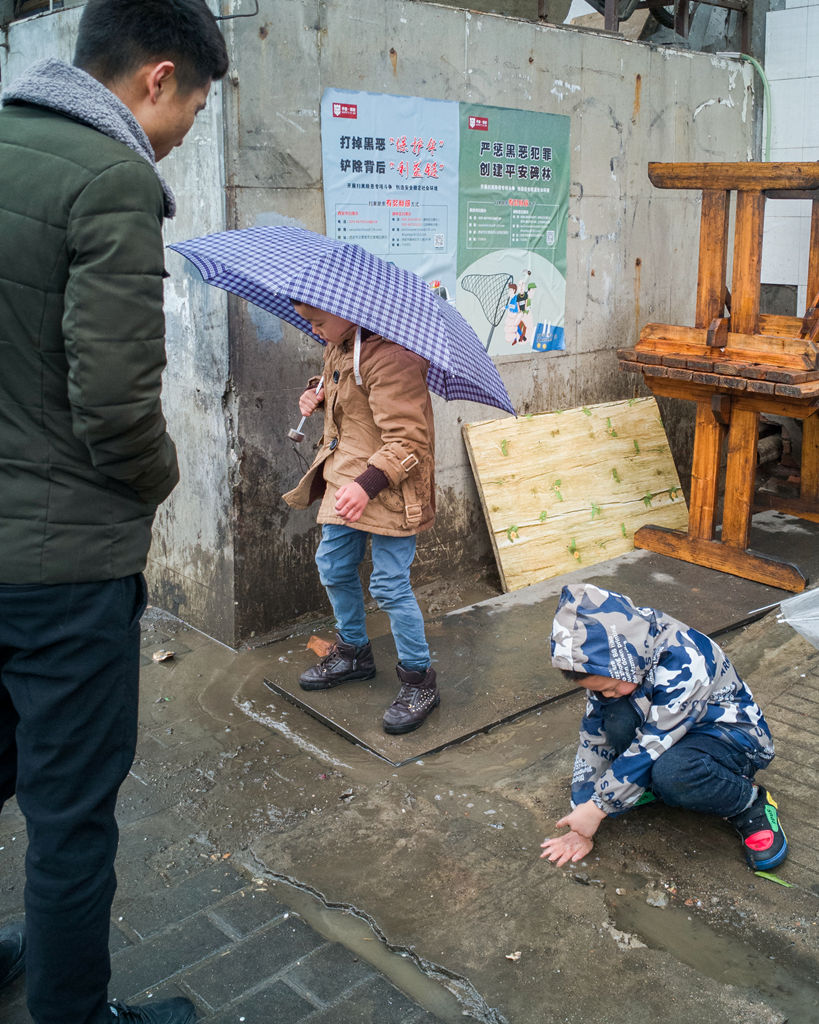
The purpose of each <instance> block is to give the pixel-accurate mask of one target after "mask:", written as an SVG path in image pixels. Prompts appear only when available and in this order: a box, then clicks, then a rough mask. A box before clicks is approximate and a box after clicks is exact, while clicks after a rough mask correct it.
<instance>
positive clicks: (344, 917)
mask: <svg viewBox="0 0 819 1024" xmlns="http://www.w3.org/2000/svg"><path fill="white" fill-rule="evenodd" d="M258 877H263V878H265V880H267V881H268V882H269V884H270V886H271V889H273V890H275V892H276V898H277V899H278V900H279V902H280V903H283V904H285V906H288V907H290V909H291V910H292V911H293V912H294V913H296V914H298V915H299V917H301V918H303V919H304V920H305V921H306V922H307V924H309V925H310V927H311V928H313V929H315V931H317V932H318V933H319V935H323V936H324V938H325V939H327V940H329V941H330V942H338V943H340V944H341V945H343V946H345V947H346V948H347V949H349V950H350V951H351V952H352V953H354V954H355V955H356V956H357V957H359V958H360V959H362V960H366V961H367V963H369V964H371V965H372V966H373V967H374V968H375V969H376V970H377V971H379V972H380V973H381V974H383V975H384V976H385V977H386V978H388V979H389V980H390V981H391V982H392V983H393V985H395V986H396V988H399V989H400V990H401V991H402V992H403V993H404V994H405V995H407V996H409V998H410V999H413V1000H414V1001H415V1002H416V1003H418V1004H419V1005H420V1006H422V1007H423V1008H424V1009H425V1010H426V1011H427V1012H428V1013H431V1014H432V1015H433V1016H434V1017H436V1018H437V1019H438V1020H439V1021H441V1022H442V1024H464V1021H480V1022H481V1024H507V1022H506V1021H505V1019H504V1018H503V1016H502V1015H500V1014H499V1013H498V1012H497V1011H496V1010H493V1009H492V1008H491V1007H489V1006H488V1005H487V1004H486V1003H485V1002H484V1000H483V999H482V998H481V997H480V995H479V994H478V992H477V991H476V990H475V989H474V987H473V986H472V985H471V984H470V983H469V982H468V981H466V980H465V979H462V978H458V977H456V976H454V975H452V974H450V973H449V972H447V971H446V970H445V969H444V968H441V967H439V966H438V965H435V964H425V967H426V970H427V971H433V972H436V973H437V974H438V975H439V977H440V978H441V979H442V980H441V981H438V980H436V978H435V977H431V976H430V974H429V973H426V972H425V971H424V970H422V969H421V967H419V966H418V964H417V963H416V961H415V959H414V958H413V956H412V954H411V953H409V952H408V951H405V952H401V951H393V950H391V949H390V948H389V947H388V945H387V944H386V942H385V941H384V940H383V938H382V937H380V936H379V935H378V934H377V930H376V929H375V927H374V926H373V924H371V922H370V921H369V920H368V919H367V918H366V917H364V916H363V915H358V914H356V913H355V912H354V911H353V910H352V909H351V908H349V907H344V906H328V904H327V903H325V902H324V901H323V900H322V899H321V897H320V896H319V895H318V894H316V893H313V892H312V891H310V890H308V889H307V888H303V887H301V886H298V885H295V884H293V883H292V882H288V881H286V880H284V879H282V878H280V877H278V876H275V875H271V873H270V872H267V871H260V872H259V875H258ZM445 986H449V987H445ZM452 990H454V991H452ZM455 992H457V993H458V995H455Z"/></svg>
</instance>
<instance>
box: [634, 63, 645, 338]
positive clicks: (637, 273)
mask: <svg viewBox="0 0 819 1024" xmlns="http://www.w3.org/2000/svg"><path fill="white" fill-rule="evenodd" d="M638 77H639V76H638ZM642 269H643V261H642V260H641V259H640V257H639V256H638V257H637V259H636V260H635V261H634V338H635V341H636V339H637V338H639V337H640V277H641V275H642Z"/></svg>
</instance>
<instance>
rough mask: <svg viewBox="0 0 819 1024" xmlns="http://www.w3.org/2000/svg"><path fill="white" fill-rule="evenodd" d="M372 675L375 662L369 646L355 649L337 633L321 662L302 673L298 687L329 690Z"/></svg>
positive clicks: (367, 644)
mask: <svg viewBox="0 0 819 1024" xmlns="http://www.w3.org/2000/svg"><path fill="white" fill-rule="evenodd" d="M374 675H375V661H374V660H373V649H372V647H371V646H370V644H369V643H366V644H364V646H363V647H355V646H353V644H348V643H345V642H344V641H343V640H342V639H341V637H340V636H339V635H338V633H337V634H336V642H335V643H334V644H333V646H332V647H331V648H330V650H329V651H328V652H327V653H326V654H325V655H324V657H323V658H322V659H321V661H320V662H319V663H318V664H317V665H313V666H312V667H311V668H308V669H307V671H306V672H302V674H301V676H300V677H299V686H300V687H301V688H302V690H329V689H330V687H332V686H338V685H339V684H340V683H349V682H352V681H353V680H354V679H372V678H373V676H374Z"/></svg>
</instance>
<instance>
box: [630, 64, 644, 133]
mask: <svg viewBox="0 0 819 1024" xmlns="http://www.w3.org/2000/svg"><path fill="white" fill-rule="evenodd" d="M642 91H643V76H642V75H637V77H636V78H635V79H634V106H633V107H632V109H631V123H632V124H637V116H638V115H639V113H640V96H641V94H642Z"/></svg>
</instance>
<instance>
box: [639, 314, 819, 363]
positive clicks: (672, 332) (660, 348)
mask: <svg viewBox="0 0 819 1024" xmlns="http://www.w3.org/2000/svg"><path fill="white" fill-rule="evenodd" d="M797 323H800V324H801V320H800V321H797ZM706 342H707V331H706V330H705V329H703V328H700V327H681V326H679V325H677V324H654V323H651V324H646V325H645V327H644V328H643V329H642V331H641V332H640V339H639V341H638V342H637V345H636V346H635V348H636V355H637V357H638V358H639V357H640V355H641V354H642V353H648V352H651V353H653V354H654V355H666V354H667V355H670V356H672V357H679V356H689V357H692V358H699V359H708V358H712V359H713V358H714V356H715V355H716V354H717V353H718V354H719V357H720V358H728V359H733V360H736V361H738V362H746V363H762V364H765V365H766V366H784V367H793V368H794V369H798V370H813V369H816V368H817V367H819V358H818V356H819V352H818V351H817V348H816V346H815V345H814V344H813V341H812V340H811V339H809V338H800V337H798V336H785V335H776V334H764V335H763V334H741V333H737V332H733V331H729V332H728V334H727V345H726V346H725V348H709V347H708V345H707V344H706Z"/></svg>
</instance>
